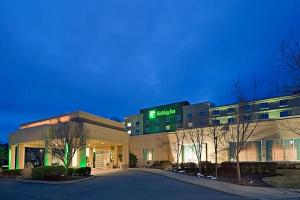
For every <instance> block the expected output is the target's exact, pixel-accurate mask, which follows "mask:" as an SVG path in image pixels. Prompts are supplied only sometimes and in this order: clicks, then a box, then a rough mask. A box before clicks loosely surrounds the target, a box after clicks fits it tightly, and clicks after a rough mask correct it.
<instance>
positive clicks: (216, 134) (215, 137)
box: [207, 117, 228, 178]
mask: <svg viewBox="0 0 300 200" xmlns="http://www.w3.org/2000/svg"><path fill="white" fill-rule="evenodd" d="M210 119H211V120H210V122H209V123H210V124H209V126H208V128H207V132H208V134H207V137H208V139H209V140H210V141H212V143H213V146H214V156H215V177H216V178H217V177H218V152H219V151H222V150H224V149H226V145H225V143H224V141H225V140H224V139H225V138H226V134H227V132H228V128H227V127H226V126H224V125H220V124H217V123H214V122H215V121H216V120H217V119H216V118H213V117H211V118H210ZM221 124H222V123H221Z"/></svg>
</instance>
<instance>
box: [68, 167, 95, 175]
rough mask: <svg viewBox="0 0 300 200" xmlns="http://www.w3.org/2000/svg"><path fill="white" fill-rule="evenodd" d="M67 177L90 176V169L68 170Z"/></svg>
mask: <svg viewBox="0 0 300 200" xmlns="http://www.w3.org/2000/svg"><path fill="white" fill-rule="evenodd" d="M68 175H69V176H89V175H91V168H90V167H81V168H69V169H68Z"/></svg>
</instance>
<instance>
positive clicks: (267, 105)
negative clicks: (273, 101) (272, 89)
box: [259, 103, 269, 109]
mask: <svg viewBox="0 0 300 200" xmlns="http://www.w3.org/2000/svg"><path fill="white" fill-rule="evenodd" d="M259 108H260V109H268V108H269V103H261V104H259Z"/></svg>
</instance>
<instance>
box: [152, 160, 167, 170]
mask: <svg viewBox="0 0 300 200" xmlns="http://www.w3.org/2000/svg"><path fill="white" fill-rule="evenodd" d="M170 166H171V162H170V161H168V160H162V161H154V162H153V165H152V166H151V167H152V168H155V169H163V170H166V169H169V168H170Z"/></svg>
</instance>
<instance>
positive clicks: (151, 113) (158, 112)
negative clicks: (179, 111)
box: [149, 108, 176, 119]
mask: <svg viewBox="0 0 300 200" xmlns="http://www.w3.org/2000/svg"><path fill="white" fill-rule="evenodd" d="M175 113H176V110H175V109H171V108H170V109H169V110H150V111H149V119H155V118H157V117H164V116H170V115H175Z"/></svg>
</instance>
